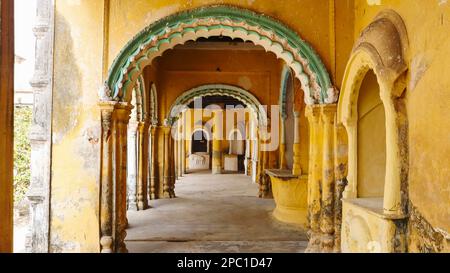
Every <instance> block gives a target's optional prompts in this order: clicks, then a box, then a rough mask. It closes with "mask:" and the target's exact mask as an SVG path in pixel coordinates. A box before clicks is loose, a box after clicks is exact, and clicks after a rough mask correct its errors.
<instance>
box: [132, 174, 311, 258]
mask: <svg viewBox="0 0 450 273" xmlns="http://www.w3.org/2000/svg"><path fill="white" fill-rule="evenodd" d="M257 191H258V187H257V185H256V184H254V183H252V182H251V180H250V178H249V177H246V176H245V175H241V174H223V175H211V174H210V173H207V172H203V173H195V174H189V175H186V176H185V177H183V178H181V179H180V180H178V181H177V183H176V193H177V198H176V199H160V200H154V201H151V202H150V205H151V207H152V208H151V209H149V210H146V211H140V212H135V211H129V212H128V220H129V229H128V230H127V233H128V236H127V238H126V244H127V248H128V250H129V251H130V252H132V253H133V252H134V253H167V252H169V253H174V252H175V253H180V252H181V253H183V252H189V253H192V252H194V253H196V252H197V253H198V252H207V253H217V252H228V253H238V252H245V253H268V252H270V253H273V252H278V253H280V252H281V253H283V252H304V251H305V248H306V246H307V239H306V235H305V232H304V231H301V230H299V229H298V228H297V227H295V226H289V225H286V224H282V223H279V222H277V221H276V220H275V219H273V217H272V215H271V213H272V211H273V209H274V207H275V203H274V201H273V200H271V199H259V198H257V197H256V196H257Z"/></svg>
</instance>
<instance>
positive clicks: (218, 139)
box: [212, 111, 223, 174]
mask: <svg viewBox="0 0 450 273" xmlns="http://www.w3.org/2000/svg"><path fill="white" fill-rule="evenodd" d="M222 122H223V120H222V115H221V113H219V112H218V111H217V112H215V113H214V136H213V143H212V174H221V173H222V134H223V132H222V130H223V127H222Z"/></svg>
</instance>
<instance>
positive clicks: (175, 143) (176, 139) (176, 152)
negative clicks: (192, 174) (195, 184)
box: [172, 125, 180, 180]
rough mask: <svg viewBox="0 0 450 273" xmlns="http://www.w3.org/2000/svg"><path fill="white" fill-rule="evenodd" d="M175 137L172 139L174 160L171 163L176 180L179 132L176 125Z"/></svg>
mask: <svg viewBox="0 0 450 273" xmlns="http://www.w3.org/2000/svg"><path fill="white" fill-rule="evenodd" d="M175 130H176V131H175V139H174V145H173V154H172V156H173V160H174V162H173V163H174V164H173V168H174V176H175V180H178V167H179V162H180V161H179V156H178V144H179V140H178V138H179V133H178V125H177V128H176V129H175Z"/></svg>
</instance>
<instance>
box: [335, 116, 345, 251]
mask: <svg viewBox="0 0 450 273" xmlns="http://www.w3.org/2000/svg"><path fill="white" fill-rule="evenodd" d="M334 132H335V133H334V175H335V181H336V184H335V189H334V198H335V199H334V252H341V229H342V197H343V192H344V190H345V187H346V186H347V178H346V177H347V160H348V153H347V151H348V150H347V148H348V147H347V139H346V136H347V132H346V130H345V128H344V126H343V125H342V124H337V123H336V124H335V129H334Z"/></svg>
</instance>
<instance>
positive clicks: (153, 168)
mask: <svg viewBox="0 0 450 273" xmlns="http://www.w3.org/2000/svg"><path fill="white" fill-rule="evenodd" d="M150 135H151V136H150V137H151V147H150V151H151V152H150V199H152V200H155V199H156V198H157V183H158V181H159V177H158V176H157V174H158V173H159V172H158V161H157V158H158V151H157V138H156V126H152V127H151V129H150Z"/></svg>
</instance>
